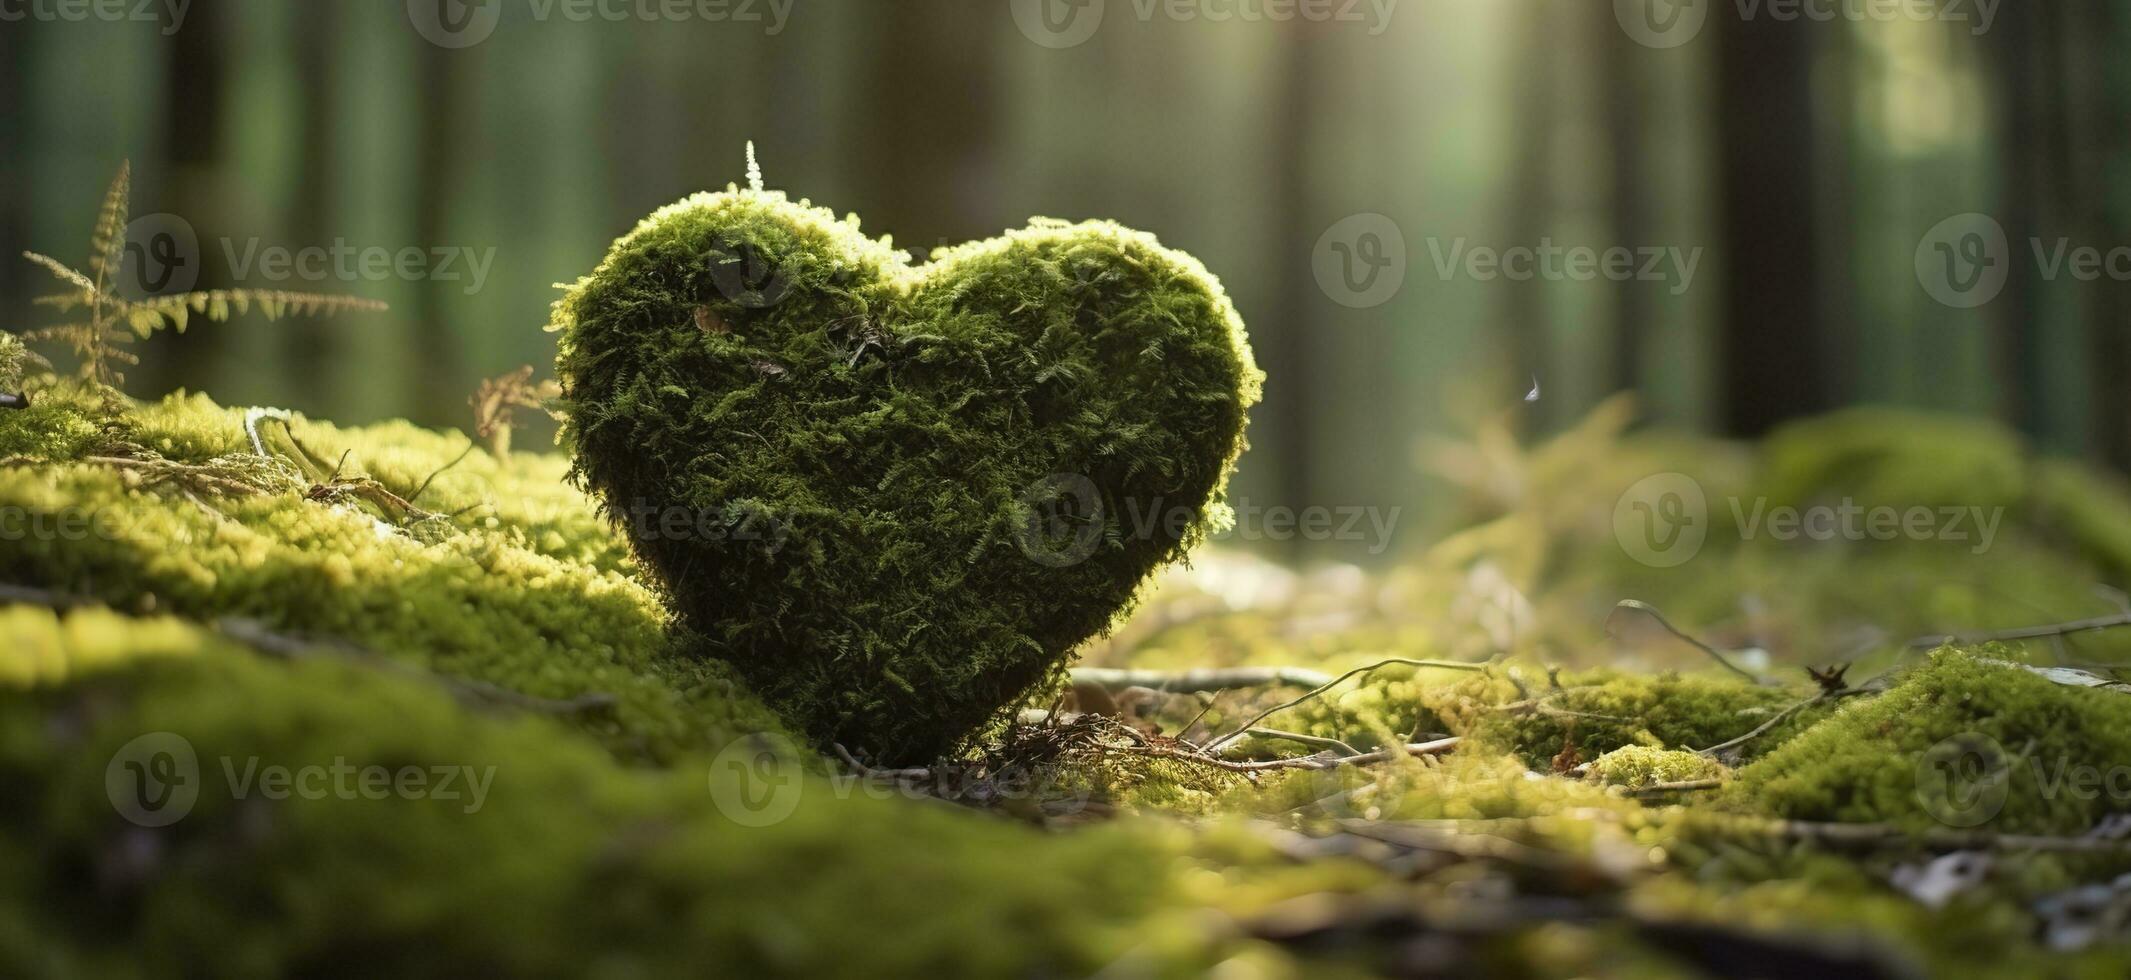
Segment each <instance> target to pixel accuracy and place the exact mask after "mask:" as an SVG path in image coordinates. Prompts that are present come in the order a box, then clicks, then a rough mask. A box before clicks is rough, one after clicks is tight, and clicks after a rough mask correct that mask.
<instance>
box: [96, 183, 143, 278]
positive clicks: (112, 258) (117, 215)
mask: <svg viewBox="0 0 2131 980" xmlns="http://www.w3.org/2000/svg"><path fill="white" fill-rule="evenodd" d="M132 196H133V161H131V160H126V161H121V162H120V163H119V165H118V176H117V177H114V178H112V179H111V189H110V190H109V191H106V192H105V193H104V208H103V210H102V211H100V212H97V215H96V233H95V235H94V236H93V237H91V239H90V241H89V277H90V278H91V279H93V280H94V282H95V283H96V287H95V288H96V290H97V291H98V292H103V291H105V290H107V289H108V288H109V287H110V286H111V285H112V282H113V280H115V279H116V278H117V277H118V269H119V265H120V264H121V263H123V262H124V261H125V258H126V254H125V251H126V217H127V212H128V210H129V209H130V207H131V204H130V202H131V199H132Z"/></svg>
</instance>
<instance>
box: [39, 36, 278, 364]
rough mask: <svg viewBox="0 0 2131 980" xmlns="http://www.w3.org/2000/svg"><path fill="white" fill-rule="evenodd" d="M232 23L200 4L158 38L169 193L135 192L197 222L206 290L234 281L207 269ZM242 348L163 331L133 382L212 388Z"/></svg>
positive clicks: (219, 211) (201, 282)
mask: <svg viewBox="0 0 2131 980" xmlns="http://www.w3.org/2000/svg"><path fill="white" fill-rule="evenodd" d="M231 27H232V22H231V20H230V7H229V5H228V4H208V3H203V4H195V5H194V6H193V8H192V10H191V12H190V13H189V14H187V15H186V18H185V27H184V29H183V30H180V31H178V32H177V33H176V34H173V35H171V36H170V37H169V38H167V39H163V40H161V41H159V42H158V43H162V44H167V45H169V46H170V57H169V60H168V61H167V62H166V63H165V68H164V71H163V112H162V114H161V115H162V123H163V132H162V139H161V144H162V147H163V160H162V162H161V165H160V166H157V167H155V169H156V170H157V171H159V173H158V174H156V175H155V176H154V177H153V178H151V181H150V182H152V183H154V184H156V185H158V186H160V187H161V188H162V192H161V193H160V194H159V195H157V197H156V198H155V199H154V204H153V206H151V207H143V205H146V204H148V199H146V198H144V197H143V196H142V195H141V194H139V193H136V194H135V195H134V197H135V200H134V204H135V210H136V211H137V212H138V211H142V210H147V211H167V212H169V213H171V214H175V215H177V216H179V217H181V218H184V219H186V220H187V221H189V222H191V223H192V225H193V229H194V231H196V232H197V233H198V235H199V238H200V254H198V255H196V256H192V257H191V260H192V261H193V262H195V263H198V266H196V267H195V269H194V272H196V273H198V274H199V275H198V279H197V282H196V283H195V288H199V289H206V288H210V287H214V286H221V285H227V283H225V282H223V281H221V280H219V279H215V278H214V277H212V276H210V275H208V274H207V270H206V269H205V268H204V266H205V265H206V263H207V262H208V261H209V260H210V259H211V258H213V257H214V256H215V255H216V254H217V250H216V249H215V248H214V247H213V246H212V245H211V244H210V240H211V238H212V237H213V233H214V232H215V231H217V230H219V229H220V226H219V224H218V222H219V220H220V219H219V218H218V217H217V216H219V215H223V214H226V212H227V204H226V201H225V200H224V196H223V194H222V191H221V187H220V181H221V177H220V174H221V173H222V171H223V167H224V161H223V158H222V148H223V147H224V146H227V145H228V142H229V140H228V129H229V121H228V117H227V113H226V112H225V109H224V106H225V103H226V102H227V101H228V100H227V96H228V91H227V89H228V81H229V76H228V69H227V67H226V66H227V65H228V64H229V63H230V60H229V52H228V50H227V41H228V39H229V36H230V32H231ZM10 128H12V127H10ZM139 163H141V164H148V163H149V161H139ZM143 169H146V167H144V166H136V167H135V176H136V180H135V183H136V186H139V185H140V184H141V183H143V182H142V181H141V180H139V177H140V172H141V171H142V170H143ZM235 350H236V345H235V344H234V343H233V342H232V340H231V339H230V331H227V330H214V329H194V330H191V331H188V332H187V333H186V335H185V336H184V337H182V338H179V337H174V336H172V335H170V334H169V333H167V332H166V333H162V334H158V335H156V336H155V337H154V338H152V339H151V340H150V341H149V346H148V348H147V349H146V350H144V351H143V352H142V357H141V365H140V367H139V368H137V369H135V370H134V371H131V372H128V373H129V374H131V375H136V376H137V377H138V381H137V383H135V384H132V385H131V386H130V387H131V388H132V390H133V391H134V392H135V393H137V394H149V393H154V392H159V391H167V390H169V389H171V388H174V387H177V386H179V385H184V386H187V387H191V388H202V387H210V386H213V385H215V383H216V382H217V381H218V380H220V378H219V377H218V372H228V371H230V370H234V369H241V368H235V367H233V366H232V364H231V361H232V360H233V359H234V358H235V356H236V355H235V354H234V352H235ZM223 376H226V374H224V375H223ZM129 380H131V379H129Z"/></svg>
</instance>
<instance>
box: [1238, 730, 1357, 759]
mask: <svg viewBox="0 0 2131 980" xmlns="http://www.w3.org/2000/svg"><path fill="white" fill-rule="evenodd" d="M1244 734H1247V735H1256V736H1258V737H1259V738H1267V739H1282V740H1285V741H1289V742H1300V743H1302V744H1303V745H1308V746H1312V747H1315V748H1320V749H1338V750H1340V751H1341V752H1345V753H1346V754H1348V755H1360V754H1362V753H1361V750H1360V749H1357V748H1355V747H1354V746H1351V745H1348V744H1347V743H1345V742H1342V741H1340V740H1338V739H1336V738H1322V737H1320V736H1316V735H1304V734H1302V733H1301V732H1283V731H1281V730H1279V729H1277V728H1253V729H1251V730H1250V731H1248V732H1246V733H1244Z"/></svg>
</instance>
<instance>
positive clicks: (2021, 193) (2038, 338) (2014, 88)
mask: <svg viewBox="0 0 2131 980" xmlns="http://www.w3.org/2000/svg"><path fill="white" fill-rule="evenodd" d="M2054 16H2055V14H2054V12H2053V11H2052V10H2050V9H2048V8H2045V7H2042V6H2039V5H2017V4H2016V5H2011V6H2008V7H2007V8H2006V10H2005V13H2004V16H2003V19H2001V20H2000V21H1999V24H1998V27H1997V29H1996V30H1995V31H1993V32H1992V33H1991V35H1990V38H1989V41H1990V44H1991V49H1992V54H1993V56H1994V67H1995V69H1996V73H1997V77H1996V79H1995V81H1996V84H1995V85H1993V86H1992V91H1993V93H1994V94H1995V96H1996V106H1995V108H1996V114H1997V118H1998V157H1999V164H1998V165H1999V174H2000V179H2001V181H2002V184H2001V187H2000V191H1999V194H1998V207H1999V210H2000V211H2001V212H2002V213H2003V214H2004V225H2005V233H2006V239H2007V241H2008V242H2009V243H2010V245H2011V247H2012V249H2013V256H2014V263H2015V265H2014V269H2013V274H2012V275H2011V276H2010V277H2008V278H2007V279H2006V282H2005V289H2004V291H2003V292H2001V293H2000V294H1999V296H1998V299H1997V301H1996V303H1995V304H1993V306H1992V314H1993V315H1992V323H1991V334H1992V343H1991V353H1992V361H1993V367H1994V368H1995V371H1996V380H1997V385H1998V414H1999V417H2001V418H2003V419H2004V420H2005V421H2006V422H2007V423H2009V424H2011V425H2013V426H2014V427H2016V428H2018V429H2019V430H2020V431H2021V432H2024V433H2027V434H2028V435H2030V436H2038V435H2040V434H2041V433H2042V428H2043V419H2042V404H2041V400H2040V399H2041V392H2042V389H2043V388H2044V387H2045V386H2046V385H2047V384H2048V379H2047V378H2046V377H2045V376H2044V374H2043V371H2044V365H2043V361H2042V316H2043V313H2042V308H2041V303H2040V296H2039V293H2038V290H2037V288H2036V282H2035V276H2034V275H2033V272H2034V270H2032V269H2031V268H2028V267H2026V266H2025V265H2023V264H2021V263H2020V261H2019V260H2020V258H2021V256H2022V254H2023V253H2024V251H2025V246H2024V244H2023V243H2025V242H2028V241H2030V240H2032V239H2033V238H2035V237H2036V236H2038V235H2041V234H2043V232H2044V229H2045V228H2048V227H2052V226H2054V224H2055V222H2054V220H2053V219H2054V218H2055V217H2056V215H2055V213H2054V212H2053V210H2052V209H2051V208H2050V207H2049V202H2048V201H2047V200H2046V191H2045V188H2046V187H2049V186H2052V185H2055V184H2057V183H2059V182H2060V181H2062V180H2063V179H2064V178H2065V176H2066V175H2065V174H2062V173H2055V172H2052V171H2053V168H2052V167H2051V160H2052V159H2053V158H2054V156H2055V149H2056V147H2057V145H2058V143H2059V141H2060V140H2061V136H2060V135H2059V133H2058V130H2059V128H2060V127H2061V126H2062V120H2061V118H2060V117H2059V114H2058V111H2057V108H2056V106H2057V103H2056V102H2055V101H2054V100H2053V99H2052V98H2051V93H2050V91H2049V86H2048V84H2047V82H2046V80H2045V79H2044V78H2043V77H2042V75H2041V74H2040V73H2039V72H2038V68H2039V66H2041V65H2045V64H2050V63H2051V62H2054V61H2055V59H2054V58H2047V57H2045V58H2038V57H2037V54H2038V51H2037V46H2038V45H2041V44H2044V43H2046V40H2045V39H2046V36H2047V34H2046V31H2047V25H2046V24H2045V21H2046V20H2048V19H2050V18H2053V17H2054Z"/></svg>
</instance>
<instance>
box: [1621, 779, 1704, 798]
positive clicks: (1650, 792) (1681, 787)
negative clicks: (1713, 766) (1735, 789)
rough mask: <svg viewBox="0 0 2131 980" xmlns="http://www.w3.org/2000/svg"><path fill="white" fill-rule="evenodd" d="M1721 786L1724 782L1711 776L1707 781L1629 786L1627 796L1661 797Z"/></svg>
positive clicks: (1689, 780) (1692, 780)
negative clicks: (1667, 794)
mask: <svg viewBox="0 0 2131 980" xmlns="http://www.w3.org/2000/svg"><path fill="white" fill-rule="evenodd" d="M1722 785H1724V780H1723V778H1722V777H1719V776H1711V777H1709V778H1707V779H1682V780H1679V781H1678V782H1671V783H1651V784H1650V785H1648V786H1630V787H1628V795H1629V796H1662V795H1664V794H1666V793H1684V792H1688V791H1691V790H1698V789H1716V788H1717V787H1719V786H1722Z"/></svg>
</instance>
